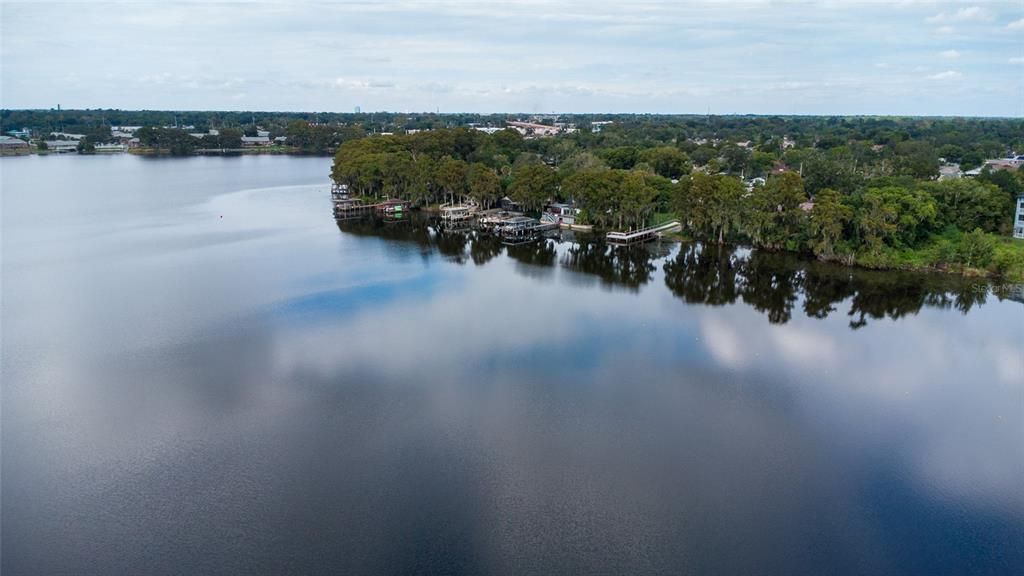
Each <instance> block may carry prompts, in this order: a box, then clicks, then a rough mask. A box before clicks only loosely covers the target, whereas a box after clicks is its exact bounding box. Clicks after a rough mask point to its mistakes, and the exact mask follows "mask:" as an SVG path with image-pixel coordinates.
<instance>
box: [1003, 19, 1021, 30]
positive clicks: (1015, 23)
mask: <svg viewBox="0 0 1024 576" xmlns="http://www.w3.org/2000/svg"><path fill="white" fill-rule="evenodd" d="M1006 27H1007V28H1009V29H1010V30H1024V18H1021V19H1020V20H1014V21H1013V22H1010V23H1009V24H1007V25H1006Z"/></svg>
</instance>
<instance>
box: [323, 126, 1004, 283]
mask: <svg viewBox="0 0 1024 576" xmlns="http://www.w3.org/2000/svg"><path fill="white" fill-rule="evenodd" d="M720 160H721V159H720ZM695 164H696V163H695V162H694V161H693V159H691V158H690V157H689V155H687V154H686V153H685V152H684V151H683V150H682V149H680V148H679V147H672V146H664V145H658V146H650V147H646V148H644V147H640V146H630V147H613V148H606V149H596V150H592V149H588V148H584V147H580V146H579V145H578V143H577V142H576V141H574V140H573V139H571V138H555V139H536V140H529V139H524V138H522V137H521V136H520V135H519V134H518V133H516V132H514V131H512V130H505V131H499V132H496V133H494V134H492V135H488V134H485V133H482V132H479V131H474V130H467V129H454V130H435V131H431V132H420V133H416V134H411V135H392V136H384V137H373V138H363V139H355V140H350V141H348V142H346V143H344V144H343V145H342V146H341V147H340V148H339V150H338V153H337V155H336V157H335V163H334V166H333V169H332V178H333V179H334V180H335V181H336V182H337V183H339V184H345V185H347V186H348V187H349V189H350V190H351V191H352V192H353V193H354V194H357V195H363V196H378V197H379V196H388V197H393V198H403V199H407V200H410V201H412V202H414V203H417V204H421V205H423V204H431V203H436V202H441V201H444V200H446V199H450V198H455V197H459V196H471V197H474V198H476V200H477V201H479V202H480V203H481V204H482V205H484V206H485V207H486V206H492V205H494V204H495V203H496V202H497V200H498V199H500V198H501V197H502V196H504V195H508V196H509V197H510V198H511V199H513V200H515V201H516V202H518V203H519V204H520V205H522V206H523V207H524V208H525V209H526V210H527V211H534V212H535V211H538V210H540V209H541V208H542V207H543V206H544V205H545V204H546V203H548V202H554V201H573V202H575V204H576V206H577V207H578V208H579V209H580V210H581V214H580V220H581V221H582V222H585V223H590V224H593V225H595V226H597V227H598V228H602V229H611V228H618V229H627V228H638V227H642V226H644V225H646V224H649V223H650V222H651V221H652V219H653V218H655V217H660V218H668V217H672V216H675V217H678V218H679V219H680V221H681V222H682V224H683V227H684V231H685V233H686V234H687V235H688V236H690V237H693V238H695V239H701V240H710V241H712V242H716V243H726V242H728V243H744V244H749V245H752V246H754V247H757V248H762V249H767V250H789V251H798V252H807V253H812V254H814V255H815V256H817V257H819V258H821V259H826V260H838V261H842V262H847V263H859V264H862V265H865V266H873V267H936V268H955V269H977V270H989V271H991V272H993V273H997V274H1004V275H1005V274H1019V273H1020V271H1021V270H1022V269H1024V261H1022V252H1021V250H1020V249H1018V248H1017V247H1015V246H1012V245H1008V244H1006V243H1004V242H1001V241H1000V239H999V237H998V236H999V235H1004V236H1005V235H1006V234H1008V233H1009V231H1010V229H1011V227H1012V218H1013V209H1014V201H1015V198H1016V196H1017V195H1018V194H1021V193H1024V179H1022V178H1021V174H1014V173H1009V172H1002V171H997V172H989V171H986V172H984V173H983V174H982V175H981V176H980V177H978V178H976V179H957V180H943V181H938V180H935V179H934V176H930V174H931V173H930V171H925V170H917V168H915V167H914V165H913V160H912V159H907V160H905V161H904V162H903V164H904V165H905V166H907V168H906V170H904V171H897V172H895V173H884V174H882V175H876V174H873V173H867V174H864V173H856V172H851V173H850V174H846V175H843V176H841V177H836V176H835V175H832V176H830V177H829V178H822V177H821V175H820V174H819V173H818V172H815V171H811V172H810V173H807V174H803V175H802V174H801V173H800V172H799V171H797V170H794V169H792V168H785V169H782V170H778V171H775V172H773V173H772V174H769V175H768V177H767V178H766V180H765V181H764V183H763V184H762V183H761V182H757V183H756V184H753V185H752V184H751V183H750V182H749V181H746V182H745V181H744V180H742V179H741V178H738V177H737V175H735V174H732V173H729V172H727V171H723V172H719V173H710V170H709V169H708V167H707V164H706V163H705V165H704V166H703V167H702V168H701V167H698V169H694V165H695Z"/></svg>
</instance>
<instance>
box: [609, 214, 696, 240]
mask: <svg viewBox="0 0 1024 576" xmlns="http://www.w3.org/2000/svg"><path fill="white" fill-rule="evenodd" d="M682 229H683V226H682V224H680V223H679V221H678V220H673V221H671V222H666V223H664V224H658V225H657V226H648V227H647V228H641V229H639V230H631V231H628V232H609V233H608V234H606V235H605V240H607V241H608V242H609V243H612V244H636V243H639V242H648V241H651V240H654V239H655V238H658V237H659V236H661V235H662V234H664V233H666V232H678V231H680V230H682Z"/></svg>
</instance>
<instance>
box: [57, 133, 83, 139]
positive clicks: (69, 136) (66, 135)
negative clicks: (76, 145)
mask: <svg viewBox="0 0 1024 576" xmlns="http://www.w3.org/2000/svg"><path fill="white" fill-rule="evenodd" d="M50 136H53V137H54V138H56V139H57V140H81V139H82V138H85V134H69V133H68V132H50Z"/></svg>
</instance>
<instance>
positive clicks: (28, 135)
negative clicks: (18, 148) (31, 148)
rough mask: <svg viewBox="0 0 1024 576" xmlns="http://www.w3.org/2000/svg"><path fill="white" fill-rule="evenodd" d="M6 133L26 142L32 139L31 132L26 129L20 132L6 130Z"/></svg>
mask: <svg viewBox="0 0 1024 576" xmlns="http://www.w3.org/2000/svg"><path fill="white" fill-rule="evenodd" d="M7 133H8V134H10V135H11V136H14V137H15V138H21V139H22V140H27V139H28V138H31V137H32V130H30V129H28V128H22V129H21V130H8V131H7Z"/></svg>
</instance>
